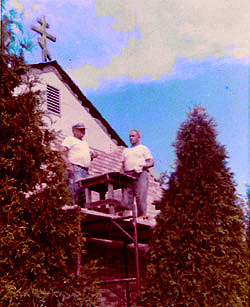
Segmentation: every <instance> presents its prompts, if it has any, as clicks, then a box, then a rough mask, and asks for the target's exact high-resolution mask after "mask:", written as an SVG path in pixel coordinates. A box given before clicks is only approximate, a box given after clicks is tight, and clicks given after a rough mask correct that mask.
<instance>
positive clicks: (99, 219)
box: [77, 172, 152, 307]
mask: <svg viewBox="0 0 250 307" xmlns="http://www.w3.org/2000/svg"><path fill="white" fill-rule="evenodd" d="M134 180H135V178H134V177H131V176H129V175H126V174H122V173H119V172H110V173H105V174H102V175H98V176H94V177H89V178H87V179H85V180H83V181H82V188H84V189H86V204H85V208H81V209H80V211H79V212H80V213H81V214H82V215H83V216H84V219H82V222H81V232H82V234H83V235H84V237H86V238H91V239H101V240H109V241H112V242H114V241H117V242H122V243H123V246H124V249H123V251H124V267H125V278H115V279H114V278H113V279H110V278H109V279H106V280H101V281H100V282H99V284H100V285H106V286H107V288H108V287H109V285H110V284H122V285H125V292H126V297H125V298H123V300H124V301H125V302H126V306H127V307H128V306H131V298H130V292H131V290H130V283H131V282H133V283H136V292H137V294H139V292H140V289H141V277H140V263H139V251H138V244H140V243H143V244H147V242H148V239H149V238H150V236H151V233H152V225H150V224H149V223H147V222H143V221H141V222H138V221H137V216H136V208H135V205H134V204H133V207H132V209H133V210H132V215H130V216H122V213H123V212H124V210H126V209H128V208H127V207H126V205H125V203H124V190H125V189H126V188H127V187H129V186H130V185H131V184H132V183H133V181H134ZM115 190H121V198H120V199H117V198H116V197H115V193H114V191H115ZM92 192H95V194H96V193H97V194H99V199H97V200H93V198H92ZM128 244H130V245H131V244H132V246H133V248H134V255H135V267H136V272H135V276H134V277H130V278H129V274H128V259H127V246H128ZM80 265H81V259H78V265H77V271H78V273H79V272H80ZM115 294H116V295H118V294H117V293H115Z"/></svg>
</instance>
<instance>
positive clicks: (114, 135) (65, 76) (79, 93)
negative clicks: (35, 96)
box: [28, 61, 128, 147]
mask: <svg viewBox="0 0 250 307" xmlns="http://www.w3.org/2000/svg"><path fill="white" fill-rule="evenodd" d="M28 66H30V67H33V68H37V69H40V70H43V69H44V68H45V67H47V66H53V67H54V68H55V69H56V70H57V71H58V73H59V74H60V75H61V77H62V80H63V82H65V83H66V84H67V85H68V86H69V87H70V88H71V90H72V91H73V92H74V93H75V94H76V95H77V97H78V99H79V100H80V101H81V104H82V106H83V107H87V108H88V109H89V112H90V114H91V115H92V116H93V117H94V118H96V119H98V120H100V122H101V123H102V124H103V126H104V127H105V128H106V129H107V133H108V134H109V135H110V136H111V138H112V139H114V140H116V141H117V144H118V145H119V146H124V147H128V146H127V144H126V143H125V142H124V141H123V140H122V138H121V137H120V136H119V135H118V134H117V132H116V131H115V130H114V129H113V128H112V127H111V126H110V124H109V123H108V122H107V121H106V120H105V119H104V117H103V116H102V115H101V113H100V112H99V111H98V110H97V109H96V108H95V107H94V105H93V104H92V103H91V102H90V101H89V100H88V99H87V98H86V96H85V95H84V94H83V93H82V91H81V90H80V88H79V87H78V86H77V85H76V84H75V83H74V81H73V80H72V79H71V78H70V76H69V75H68V74H67V73H66V72H65V71H64V70H63V68H62V67H61V66H60V65H59V64H58V63H57V61H50V62H45V63H38V64H29V65H28Z"/></svg>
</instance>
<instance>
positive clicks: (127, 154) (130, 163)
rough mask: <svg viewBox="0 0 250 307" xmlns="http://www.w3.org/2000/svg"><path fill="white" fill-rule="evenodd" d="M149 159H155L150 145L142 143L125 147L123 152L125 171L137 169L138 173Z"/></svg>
mask: <svg viewBox="0 0 250 307" xmlns="http://www.w3.org/2000/svg"><path fill="white" fill-rule="evenodd" d="M147 159H153V157H152V155H151V152H150V150H149V149H148V147H146V146H144V145H141V144H139V145H137V146H134V147H131V148H125V149H124V151H123V152H122V161H123V162H124V169H125V171H132V170H135V171H136V172H138V173H140V172H142V168H143V166H145V162H146V160H147Z"/></svg>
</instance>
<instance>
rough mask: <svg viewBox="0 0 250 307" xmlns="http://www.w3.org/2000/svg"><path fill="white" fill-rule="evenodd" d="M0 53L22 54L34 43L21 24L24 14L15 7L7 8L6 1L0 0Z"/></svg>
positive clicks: (29, 50) (30, 48)
mask: <svg viewBox="0 0 250 307" xmlns="http://www.w3.org/2000/svg"><path fill="white" fill-rule="evenodd" d="M1 12H2V14H1V21H2V24H1V37H0V40H1V51H2V52H1V54H15V55H17V56H22V57H23V56H24V52H25V51H28V52H31V50H32V48H33V46H34V44H33V42H32V37H31V34H29V32H27V31H25V27H24V24H23V18H24V14H23V12H21V13H19V12H17V11H16V10H15V9H8V8H7V1H4V0H2V2H1Z"/></svg>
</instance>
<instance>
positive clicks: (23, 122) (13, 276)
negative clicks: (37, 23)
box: [0, 53, 98, 307]
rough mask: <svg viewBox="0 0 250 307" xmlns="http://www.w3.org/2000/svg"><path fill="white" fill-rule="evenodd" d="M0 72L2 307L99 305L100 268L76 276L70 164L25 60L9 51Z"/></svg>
mask: <svg viewBox="0 0 250 307" xmlns="http://www.w3.org/2000/svg"><path fill="white" fill-rule="evenodd" d="M0 67H1V80H0V81H1V86H0V147H1V153H0V168H1V178H0V306H47V307H49V306H53V307H54V306H97V305H98V301H97V298H98V295H97V294H98V293H97V292H96V287H95V284H96V282H95V279H94V274H95V272H96V265H95V263H90V264H84V263H82V268H81V273H80V275H79V274H76V271H77V265H76V264H77V259H78V256H79V254H80V253H84V249H83V243H84V242H83V241H84V239H83V238H82V236H81V235H80V233H79V223H80V220H79V218H80V217H79V215H78V214H77V210H72V211H71V212H69V211H63V210H62V207H63V205H65V204H67V203H69V202H71V198H70V197H69V194H68V188H67V186H66V184H65V180H64V176H65V172H64V170H65V165H64V162H63V160H62V159H61V155H60V153H59V152H58V151H56V150H53V149H52V148H53V146H52V145H53V143H54V142H55V134H54V132H53V131H52V132H51V131H49V130H48V127H47V126H46V125H45V123H44V122H43V113H42V111H41V108H40V103H41V99H40V96H39V92H34V91H32V88H33V85H34V84H32V83H29V82H28V81H27V80H26V79H25V77H24V76H25V75H27V72H28V68H27V66H25V65H24V63H23V59H22V58H21V57H17V56H16V55H8V54H7V53H5V54H3V55H2V56H1V57H0ZM23 84H25V89H26V90H25V91H23V92H22V93H20V94H19V95H18V96H16V95H14V93H15V89H16V88H18V87H20V86H21V85H22V86H23Z"/></svg>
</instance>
